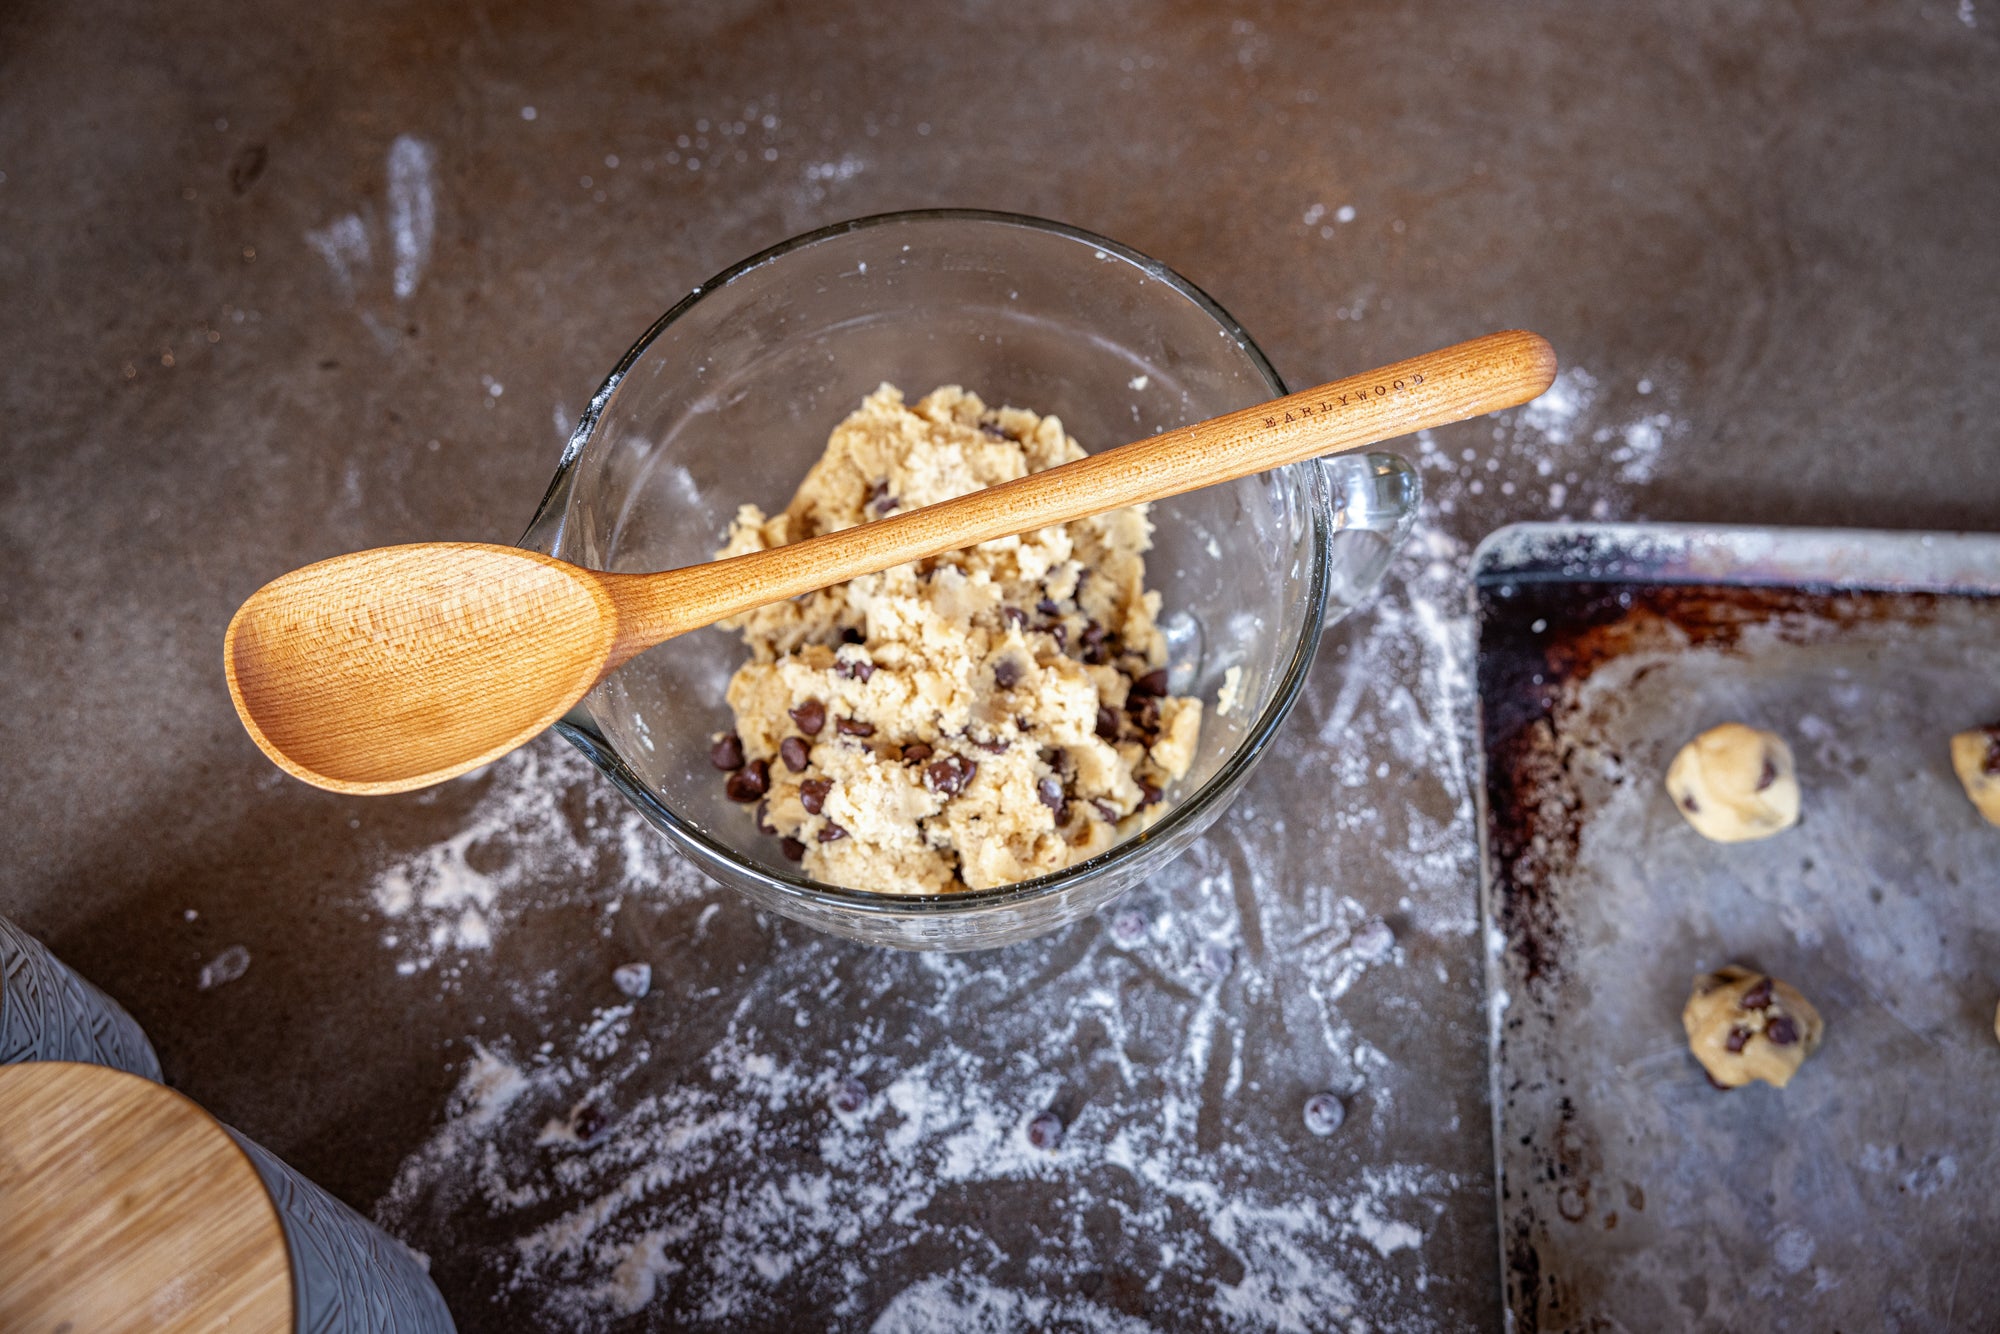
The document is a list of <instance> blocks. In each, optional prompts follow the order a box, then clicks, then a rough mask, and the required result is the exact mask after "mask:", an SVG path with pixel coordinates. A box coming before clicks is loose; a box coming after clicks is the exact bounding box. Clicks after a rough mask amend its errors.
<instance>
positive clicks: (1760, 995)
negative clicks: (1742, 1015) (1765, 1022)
mask: <svg viewBox="0 0 2000 1334" xmlns="http://www.w3.org/2000/svg"><path fill="white" fill-rule="evenodd" d="M1736 1003H1737V1005H1739V1006H1741V1007H1742V1008H1743V1009H1746V1010H1761V1009H1764V1008H1765V1007H1766V1006H1768V1005H1769V1004H1770V1003H1771V979H1770V978H1768V977H1760V978H1758V979H1757V985H1756V986H1754V987H1752V988H1750V990H1748V991H1746V992H1744V993H1743V999H1741V1000H1739V1001H1737V1002H1736Z"/></svg>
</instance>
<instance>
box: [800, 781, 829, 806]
mask: <svg viewBox="0 0 2000 1334" xmlns="http://www.w3.org/2000/svg"><path fill="white" fill-rule="evenodd" d="M831 791H833V780H832V779H831V778H808V779H806V781H805V782H803V783H800V784H799V805H801V806H803V807H805V808H806V814H807V815H818V814H819V810H820V807H822V806H824V805H825V804H826V794H827V793H829V792H831Z"/></svg>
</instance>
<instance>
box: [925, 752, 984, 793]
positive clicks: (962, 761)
mask: <svg viewBox="0 0 2000 1334" xmlns="http://www.w3.org/2000/svg"><path fill="white" fill-rule="evenodd" d="M978 772H979V766H978V765H977V764H975V763H974V762H973V761H971V760H968V759H966V758H965V757H964V756H963V755H947V756H945V757H944V758H943V759H941V760H934V761H932V763H931V765H930V767H929V768H927V769H925V770H924V777H925V778H926V779H928V780H929V781H930V785H931V791H933V792H935V793H937V794H938V795H939V796H941V797H955V796H957V795H958V794H959V793H961V792H963V791H965V788H966V785H967V784H968V783H970V782H971V781H972V776H973V775H974V774H976V773H978Z"/></svg>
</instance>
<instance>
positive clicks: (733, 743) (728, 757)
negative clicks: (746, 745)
mask: <svg viewBox="0 0 2000 1334" xmlns="http://www.w3.org/2000/svg"><path fill="white" fill-rule="evenodd" d="M708 762H709V763H710V764H712V765H714V766H715V767H716V768H718V769H721V770H724V771H726V772H732V773H733V772H734V771H736V770H738V769H741V768H742V767H743V738H742V737H740V736H738V735H736V733H734V732H724V733H723V734H722V735H721V736H719V737H717V738H716V739H715V744H714V745H712V746H710V747H709V748H708Z"/></svg>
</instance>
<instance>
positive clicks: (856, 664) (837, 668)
mask: <svg viewBox="0 0 2000 1334" xmlns="http://www.w3.org/2000/svg"><path fill="white" fill-rule="evenodd" d="M833 674H834V675H835V676H844V677H846V678H847V679H848V680H850V681H859V682H861V684H863V685H867V684H868V678H869V677H871V676H873V675H875V664H874V663H872V662H870V661H868V660H867V659H866V658H842V659H841V660H840V661H838V662H836V663H834V664H833Z"/></svg>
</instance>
